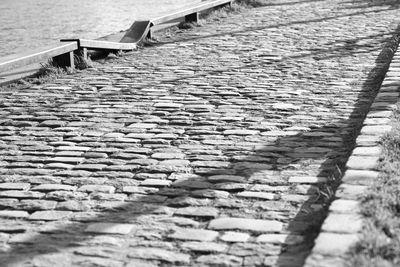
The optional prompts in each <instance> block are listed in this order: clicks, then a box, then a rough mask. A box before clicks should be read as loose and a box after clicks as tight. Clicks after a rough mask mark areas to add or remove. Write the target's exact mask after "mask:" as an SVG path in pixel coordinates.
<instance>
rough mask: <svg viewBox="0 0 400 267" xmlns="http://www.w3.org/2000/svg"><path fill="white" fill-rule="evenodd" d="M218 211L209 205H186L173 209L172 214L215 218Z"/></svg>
mask: <svg viewBox="0 0 400 267" xmlns="http://www.w3.org/2000/svg"><path fill="white" fill-rule="evenodd" d="M218 213H219V211H218V209H216V208H211V207H186V208H180V209H177V210H175V212H174V215H180V216H189V217H204V218H216V217H217V216H218Z"/></svg>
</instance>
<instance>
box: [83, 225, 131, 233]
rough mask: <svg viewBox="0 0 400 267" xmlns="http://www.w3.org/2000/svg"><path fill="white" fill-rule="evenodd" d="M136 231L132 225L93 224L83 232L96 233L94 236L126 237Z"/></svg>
mask: <svg viewBox="0 0 400 267" xmlns="http://www.w3.org/2000/svg"><path fill="white" fill-rule="evenodd" d="M134 229H136V226H135V225H133V224H121V223H93V224H90V225H89V226H88V227H87V228H86V230H85V232H88V233H96V234H120V235H127V234H129V233H130V232H132V231H133V230H134Z"/></svg>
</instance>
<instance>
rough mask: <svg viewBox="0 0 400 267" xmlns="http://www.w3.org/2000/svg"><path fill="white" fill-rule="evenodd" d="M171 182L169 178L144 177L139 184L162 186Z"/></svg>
mask: <svg viewBox="0 0 400 267" xmlns="http://www.w3.org/2000/svg"><path fill="white" fill-rule="evenodd" d="M171 184H172V182H171V181H169V180H160V179H146V180H144V181H143V182H141V183H140V185H141V186H149V187H151V186H154V187H164V186H170V185H171Z"/></svg>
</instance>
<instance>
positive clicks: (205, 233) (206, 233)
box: [168, 228, 218, 241]
mask: <svg viewBox="0 0 400 267" xmlns="http://www.w3.org/2000/svg"><path fill="white" fill-rule="evenodd" d="M168 237H169V238H173V239H179V240H195V241H213V240H215V239H216V238H217V237H218V232H216V231H210V230H202V229H185V228H180V229H177V230H175V232H174V233H173V234H171V235H169V236H168Z"/></svg>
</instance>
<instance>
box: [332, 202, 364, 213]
mask: <svg viewBox="0 0 400 267" xmlns="http://www.w3.org/2000/svg"><path fill="white" fill-rule="evenodd" d="M329 210H330V211H334V212H338V213H359V212H360V202H359V201H357V200H345V199H337V200H335V201H333V202H332V203H331V205H330V207H329Z"/></svg>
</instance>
